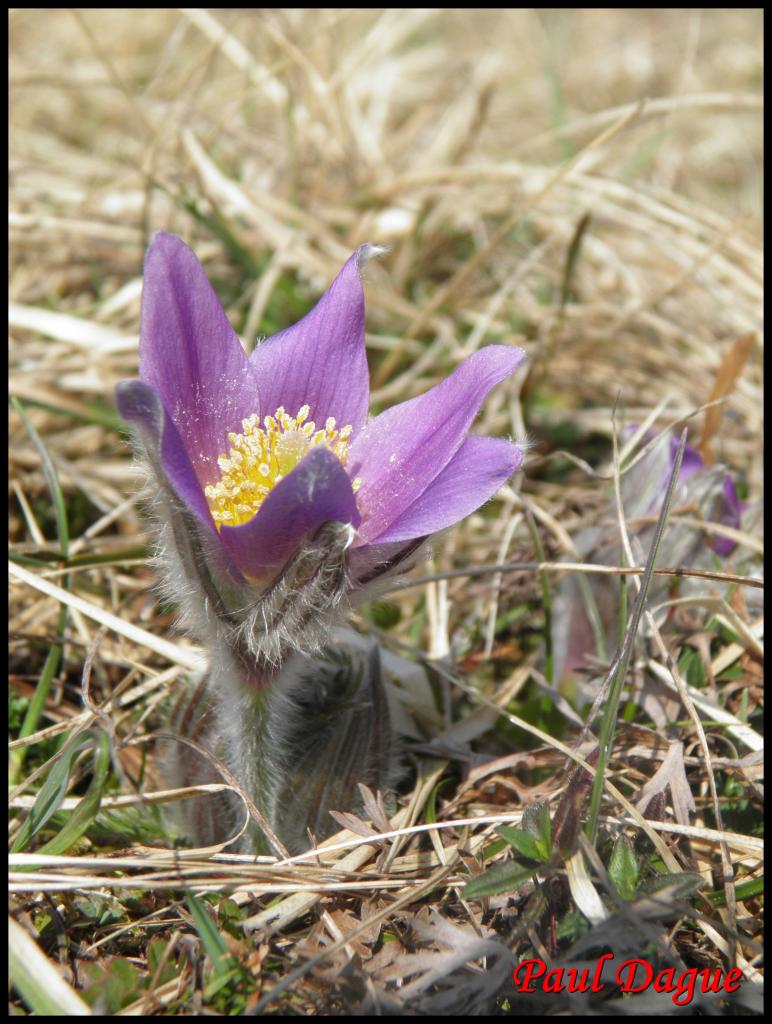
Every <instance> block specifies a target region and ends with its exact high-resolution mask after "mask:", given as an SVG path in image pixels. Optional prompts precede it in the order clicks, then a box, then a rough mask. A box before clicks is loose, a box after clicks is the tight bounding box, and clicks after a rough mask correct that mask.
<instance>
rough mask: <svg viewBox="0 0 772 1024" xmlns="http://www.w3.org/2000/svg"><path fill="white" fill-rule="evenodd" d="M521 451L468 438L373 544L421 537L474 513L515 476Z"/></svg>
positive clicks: (489, 439)
mask: <svg viewBox="0 0 772 1024" xmlns="http://www.w3.org/2000/svg"><path fill="white" fill-rule="evenodd" d="M522 462H523V453H522V451H521V450H520V449H519V448H518V447H517V446H516V445H514V444H510V442H509V441H502V440H500V439H499V438H495V437H468V438H467V439H466V441H464V443H463V444H462V445H461V447H460V448H459V450H458V451H457V452H456V454H455V456H454V457H453V458H452V459H451V460H450V462H449V463H448V465H447V466H446V467H445V469H443V471H442V472H441V473H440V474H439V476H437V477H436V478H435V480H434V481H433V482H432V483H431V484H429V486H428V487H427V488H426V490H425V491H424V493H423V494H422V495H421V496H420V498H418V500H417V501H414V502H413V504H412V505H411V506H410V508H408V509H407V511H405V512H403V513H402V515H401V516H400V517H399V518H398V519H397V520H396V521H395V522H393V523H392V524H391V526H389V527H388V528H387V529H386V530H385V531H384V532H383V533H382V534H379V536H378V537H376V538H375V543H376V544H384V543H392V542H395V541H405V540H411V539H412V538H414V537H425V536H427V535H428V534H430V533H436V532H437V531H438V530H444V529H445V528H446V527H448V526H452V525H453V524H454V523H457V522H458V521H459V520H460V519H463V518H464V516H468V515H469V514H470V512H474V511H475V509H477V508H479V507H480V505H482V504H483V503H484V502H486V501H487V500H488V499H489V498H491V497H493V495H494V494H495V493H496V491H497V490H498V489H499V487H501V485H502V484H503V483H505V482H506V481H507V480H508V479H509V478H510V477H511V476H512V474H513V473H515V472H516V471H517V470H518V469H519V468H520V466H521V464H522Z"/></svg>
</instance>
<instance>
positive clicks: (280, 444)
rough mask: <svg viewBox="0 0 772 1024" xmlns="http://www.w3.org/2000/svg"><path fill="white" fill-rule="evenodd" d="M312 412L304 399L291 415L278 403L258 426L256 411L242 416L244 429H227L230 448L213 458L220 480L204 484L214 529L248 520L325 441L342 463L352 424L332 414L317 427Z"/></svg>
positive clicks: (236, 524) (345, 454) (238, 524)
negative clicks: (341, 424) (342, 424)
mask: <svg viewBox="0 0 772 1024" xmlns="http://www.w3.org/2000/svg"><path fill="white" fill-rule="evenodd" d="M310 413H311V410H310V408H309V407H308V406H307V405H304V406H303V407H302V408H301V409H300V410H299V411H298V414H297V416H289V415H287V413H286V412H285V411H284V407H283V406H279V408H278V409H277V410H276V412H275V413H274V415H273V416H266V417H265V418H264V420H263V425H262V427H261V426H260V420H259V418H258V417H257V415H252V416H250V417H249V419H246V420H242V422H241V426H242V430H243V433H241V434H234V433H230V434H228V441H229V443H230V446H231V448H230V452H229V454H228V455H224V454H223V455H221V456H220V457H219V458H218V459H217V465H218V466H219V467H220V472H221V474H222V475H221V477H220V480H219V481H218V482H217V483H216V484H209V486H208V487H206V488H204V493H205V494H206V498H207V501H208V502H209V510H210V511H211V513H212V518H213V519H214V521H215V524H216V526H217V529H218V530H219V529H220V527H221V526H222V525H223V524H225V525H226V526H241V524H242V523H246V522H248V521H249V520H250V519H251V518H252V517H253V516H254V514H255V513H256V512H257V511H258V509H259V508H260V506H261V505H262V504H263V502H264V501H265V499H266V497H267V496H268V494H269V493H270V491H271V490H272V488H274V487H275V486H276V484H278V482H279V481H280V480H283V479H284V477H285V476H286V475H287V474H288V473H291V472H292V470H293V469H294V468H295V467H296V466H297V464H298V463H299V462H300V460H301V459H302V458H303V457H304V456H306V455H307V454H308V453H309V452H310V451H311V449H312V448H316V447H318V446H319V445H323V446H324V447H325V448H328V449H329V450H330V451H331V452H332V453H333V454H334V455H337V457H338V458H339V459H340V461H341V462H342V463H343V464H344V465H345V464H346V458H347V456H348V449H349V438H350V436H351V431H352V430H353V427H351V425H350V424H349V425H348V426H345V427H341V428H340V430H338V429H337V427H336V426H335V420H334V418H333V417H332V416H330V417H329V418H328V419H327V421H326V422H325V424H324V428H323V429H322V430H317V429H316V424H315V423H314V422H313V420H309V419H308V417H309V415H310ZM360 483H361V481H360V480H359V479H357V480H354V481H353V483H352V487H353V488H354V490H357V488H358V487H359V484H360Z"/></svg>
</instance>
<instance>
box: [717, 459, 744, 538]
mask: <svg viewBox="0 0 772 1024" xmlns="http://www.w3.org/2000/svg"><path fill="white" fill-rule="evenodd" d="M744 508H745V505H744V503H743V502H742V501H740V499H739V498H738V497H737V491H736V490H735V486H734V484H733V483H732V478H731V477H730V476H729V475H728V474H727V476H725V477H724V484H723V487H722V490H721V494H720V495H719V498H718V500H717V502H716V505H715V509H714V511H713V515H712V518H713V519H714V520H715V521H716V522H717V523H723V525H724V526H731V527H732V529H734V530H739V529H740V528H741V526H742V513H743V510H744ZM736 547H737V544H736V543H735V541H733V540H730V539H729V537H714V538H713V550H714V551H715V552H716V554H717V555H718V556H719V557H720V558H728V557H729V556H730V555H731V554H732V552H733V551H734V549H735V548H736Z"/></svg>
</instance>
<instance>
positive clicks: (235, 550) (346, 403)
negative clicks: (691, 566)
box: [116, 233, 525, 615]
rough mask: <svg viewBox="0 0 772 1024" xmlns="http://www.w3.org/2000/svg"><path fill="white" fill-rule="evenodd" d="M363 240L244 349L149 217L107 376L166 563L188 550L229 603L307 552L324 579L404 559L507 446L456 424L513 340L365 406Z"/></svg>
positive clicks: (494, 482) (467, 500)
mask: <svg viewBox="0 0 772 1024" xmlns="http://www.w3.org/2000/svg"><path fill="white" fill-rule="evenodd" d="M372 251H373V250H372V247H371V246H361V247H360V248H359V249H358V250H357V251H356V252H355V253H354V254H353V255H352V256H351V257H350V258H349V260H348V261H347V262H346V263H345V265H344V266H343V269H342V270H341V271H340V273H339V274H338V276H337V278H336V279H335V281H334V282H333V283H332V285H331V286H330V288H329V289H328V291H327V292H326V293H325V295H324V296H323V297H322V298H321V299H320V301H319V302H318V303H317V305H316V306H315V307H314V309H312V310H311V312H310V313H308V315H307V316H305V317H304V318H303V319H302V320H300V321H299V322H298V323H296V324H295V325H294V326H292V327H289V328H288V329H286V330H284V331H281V332H280V333H279V334H276V335H274V336H273V337H272V338H269V339H268V340H267V341H264V342H262V344H259V345H258V346H257V347H256V348H255V350H254V352H253V353H252V355H251V356H247V354H246V353H245V351H244V349H243V347H242V345H241V342H240V341H239V339H238V337H237V336H236V334H235V332H234V331H233V329H232V328H231V326H230V324H229V323H228V320H227V318H226V316H225V313H224V312H223V309H222V307H221V305H220V303H219V301H218V299H217V296H216V295H215V293H214V290H213V289H212V287H211V285H210V284H209V282H208V280H207V278H206V276H205V274H204V271H203V269H202V267H201V265H200V264H199V262H198V260H197V259H196V257H195V256H194V254H193V253H192V252H191V250H190V249H189V248H188V247H187V246H186V245H185V244H184V243H183V242H182V241H181V240H180V239H179V238H177V237H176V236H174V235H170V234H164V233H162V234H159V235H157V236H156V237H155V239H154V240H153V243H152V245H151V246H150V249H149V251H148V254H147V257H146V260H145V278H144V290H143V299H142V317H141V328H140V365H139V376H140V379H139V380H138V381H123V382H121V383H119V384H118V386H117V391H116V394H117V404H118V410H119V412H120V414H121V416H122V417H123V418H124V419H125V420H127V421H128V422H130V423H131V424H132V425H133V426H134V428H135V431H136V433H137V436H138V438H139V440H140V442H141V445H142V448H143V449H144V452H145V454H146V456H147V458H148V460H149V462H150V464H151V467H152V470H153V474H154V477H155V480H156V483H157V485H158V489H159V493H162V494H163V495H164V496H165V498H166V506H165V510H164V513H163V514H164V515H166V516H170V517H171V519H172V520H173V522H172V524H171V528H170V531H171V534H172V535H173V536H172V543H173V545H174V546H176V549H177V554H178V555H179V558H180V559H181V561H182V563H183V565H182V570H183V571H184V570H186V569H187V570H188V573H189V570H190V566H189V565H188V564H186V563H189V562H190V559H194V560H196V565H197V566H198V568H199V570H201V571H204V572H205V575H208V577H209V581H210V583H212V585H213V586H214V590H215V591H217V593H218V594H219V595H220V597H222V598H223V600H224V603H225V605H226V606H227V607H228V608H230V609H231V610H233V608H234V607H235V605H239V604H240V606H241V607H243V603H244V588H247V589H249V588H252V589H253V590H255V592H259V593H263V594H267V593H274V592H275V587H276V584H277V582H278V581H280V580H281V579H282V578H284V577H286V576H287V572H288V568H289V569H290V570H291V571H290V577H291V578H292V580H293V581H294V582H293V585H294V586H295V588H297V586H298V585H299V581H300V580H303V579H306V578H307V577H308V578H311V577H313V578H316V577H318V575H319V573H318V571H317V569H318V565H317V562H318V561H319V559H321V563H322V564H324V565H327V568H330V565H331V566H332V569H331V578H332V580H333V583H331V582H330V579H327V581H326V583H325V584H324V586H326V587H327V588H328V589H329V587H330V586H334V587H335V588H337V591H339V592H340V593H342V592H343V591H348V592H350V591H351V590H356V589H358V588H361V587H362V586H364V585H365V584H366V583H368V582H369V581H371V580H373V579H374V578H377V577H378V576H379V575H382V574H383V573H386V572H390V571H393V570H394V568H395V567H396V566H399V567H404V565H405V562H406V559H408V557H409V555H411V554H412V553H413V552H415V550H416V549H417V548H418V547H419V545H420V543H421V542H422V541H423V540H425V539H426V538H427V537H428V536H429V535H430V534H432V533H435V532H437V531H438V530H442V529H444V528H445V527H448V526H451V525H452V524H453V523H456V522H457V521H458V520H460V519H461V518H463V517H464V516H466V515H467V514H468V513H470V512H472V511H474V509H476V508H478V507H479V506H480V505H482V504H483V503H484V502H485V501H487V500H488V499H489V498H490V497H491V496H492V495H493V494H494V492H495V491H496V490H497V488H498V487H499V486H500V485H501V484H502V483H504V481H506V480H507V479H508V478H509V477H510V476H511V475H512V473H514V472H515V471H516V470H517V469H518V468H519V467H520V465H521V463H522V458H523V455H522V451H521V450H520V448H518V447H517V446H516V445H514V444H512V443H510V442H509V441H505V440H502V439H499V438H490V437H470V436H468V435H469V428H470V427H471V425H472V421H473V420H474V418H475V416H476V414H477V412H478V410H479V408H480V405H481V404H482V402H483V400H484V398H485V396H486V395H487V393H488V391H489V390H490V389H491V388H492V387H493V386H494V385H495V384H497V383H498V382H499V381H501V380H503V379H504V378H505V377H507V376H508V375H509V374H511V373H512V371H513V370H514V369H515V367H516V366H517V365H518V364H519V363H520V362H521V360H522V359H523V358H524V355H525V353H524V352H523V351H522V350H521V349H518V348H513V347H509V346H504V345H491V346H489V347H487V348H483V349H481V350H479V351H477V352H475V353H474V354H473V355H471V356H470V357H469V358H468V359H466V360H465V361H464V362H463V363H462V364H461V365H460V366H459V367H457V369H456V370H455V371H454V372H453V373H452V374H451V375H450V376H449V377H448V378H447V379H446V380H444V381H442V382H441V383H440V384H438V385H437V386H436V387H434V388H432V389H431V390H430V391H428V392H427V393H426V394H423V395H420V396H419V397H417V398H413V399H411V400H409V401H407V402H403V403H402V404H400V405H398V406H395V407H393V408H391V409H387V410H386V411H385V412H383V413H381V414H380V415H378V416H376V417H374V418H373V419H371V420H369V421H368V404H369V376H368V367H367V357H366V352H365V339H364V326H365V310H364V295H363V290H362V284H361V280H360V270H361V268H362V266H363V264H364V263H365V262H366V260H367V259H368V257H369V256H370V255H371V253H372ZM169 506H173V507H169ZM167 526H168V524H167ZM167 532H169V530H168V529H167ZM191 537H192V538H193V539H192V540H191ZM320 537H321V541H320ZM314 543H316V544H317V547H318V545H319V544H320V543H321V545H322V549H323V550H322V551H321V553H319V552H317V553H316V554H314V555H313V557H311V558H310V559H309V558H308V557H305V556H306V555H307V553H308V550H309V546H313V544H314ZM191 544H192V545H193V547H192V548H191V547H190V545H191ZM181 549H184V550H181ZM325 550H326V551H328V552H332V553H333V554H332V557H331V558H326V556H325V554H324V551H325ZM328 563H329V564H328ZM175 564H176V563H175ZM202 567H203V568H202ZM293 567H294V568H293ZM315 567H316V568H315ZM179 568H180V567H179V565H177V564H176V569H175V571H177V570H179ZM309 574H310V575H309ZM199 575H200V573H199ZM329 575H330V574H329V573H328V576H329ZM210 596H212V595H210V594H207V597H210ZM285 596H286V595H285ZM282 600H283V599H282ZM280 604H281V605H282V608H283V609H284V610H283V611H282V612H281V614H282V615H283V614H284V612H285V611H286V608H285V607H284V605H283V604H282V602H281V601H280Z"/></svg>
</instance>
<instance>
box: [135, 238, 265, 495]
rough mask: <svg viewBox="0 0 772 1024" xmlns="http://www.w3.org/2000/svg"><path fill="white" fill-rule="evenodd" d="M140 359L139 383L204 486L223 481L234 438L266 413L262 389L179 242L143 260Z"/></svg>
mask: <svg viewBox="0 0 772 1024" xmlns="http://www.w3.org/2000/svg"><path fill="white" fill-rule="evenodd" d="M139 356H140V361H139V375H140V377H141V379H142V380H143V381H144V382H145V383H146V384H150V385H151V386H152V387H153V388H155V390H156V391H157V393H158V395H159V397H160V399H161V402H162V404H163V407H164V409H166V411H167V413H168V414H169V416H170V417H171V418H172V420H173V421H174V424H175V426H176V427H177V430H178V431H179V434H180V436H181V438H183V439H184V444H185V448H186V451H187V453H188V456H189V458H190V461H191V463H192V465H193V468H194V470H195V472H196V476H197V477H198V479H199V481H200V482H201V484H202V485H205V484H208V483H212V482H214V481H216V480H218V479H219V476H220V472H219V469H218V467H217V456H218V455H220V454H222V453H223V452H224V451H226V450H227V435H228V431H230V430H240V429H241V421H242V419H244V418H245V417H247V416H250V415H251V414H252V413H259V412H260V405H259V398H258V389H257V384H256V382H255V380H254V377H253V374H252V372H251V370H250V366H249V360H248V359H247V356H246V353H245V352H244V349H243V348H242V347H241V342H240V341H239V339H238V337H237V336H236V334H235V333H234V331H233V329H232V327H231V325H230V324H229V323H228V318H227V317H226V316H225V313H224V312H223V309H222V306H221V305H220V303H219V301H218V299H217V296H216V295H215V293H214V290H213V288H212V286H211V285H210V284H209V281H208V280H207V278H206V274H205V273H204V270H203V268H202V266H201V264H200V263H199V262H198V260H197V259H196V257H195V255H194V254H193V253H192V252H191V250H190V249H189V248H188V247H187V245H185V243H184V242H182V241H181V240H180V239H179V238H177V237H176V236H175V235H169V234H164V233H161V234H158V235H156V236H155V238H154V239H153V243H152V245H151V246H150V249H149V250H148V254H147V257H146V259H145V282H144V287H143V291H142V320H141V329H140V343H139Z"/></svg>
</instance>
